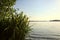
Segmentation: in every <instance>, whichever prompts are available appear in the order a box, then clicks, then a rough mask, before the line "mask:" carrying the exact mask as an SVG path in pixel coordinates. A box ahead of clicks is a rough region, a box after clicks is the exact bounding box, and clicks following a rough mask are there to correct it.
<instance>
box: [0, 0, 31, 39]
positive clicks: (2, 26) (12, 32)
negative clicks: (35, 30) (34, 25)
mask: <svg viewBox="0 0 60 40" xmlns="http://www.w3.org/2000/svg"><path fill="white" fill-rule="evenodd" d="M15 2H16V0H0V40H25V36H26V34H28V32H29V30H30V27H29V20H28V17H27V16H26V15H23V12H21V13H17V12H16V9H14V8H13V5H14V4H15Z"/></svg>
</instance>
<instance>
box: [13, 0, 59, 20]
mask: <svg viewBox="0 0 60 40" xmlns="http://www.w3.org/2000/svg"><path fill="white" fill-rule="evenodd" d="M14 7H15V8H19V9H20V10H19V11H23V12H24V14H26V15H27V16H28V17H29V20H53V19H59V20H60V0H17V1H16V4H15V6H14Z"/></svg>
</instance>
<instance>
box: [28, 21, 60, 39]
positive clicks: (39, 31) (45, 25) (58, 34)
mask: <svg viewBox="0 0 60 40" xmlns="http://www.w3.org/2000/svg"><path fill="white" fill-rule="evenodd" d="M30 25H32V27H31V28H32V32H31V33H30V36H29V38H30V39H31V40H60V22H30Z"/></svg>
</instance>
